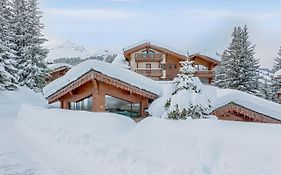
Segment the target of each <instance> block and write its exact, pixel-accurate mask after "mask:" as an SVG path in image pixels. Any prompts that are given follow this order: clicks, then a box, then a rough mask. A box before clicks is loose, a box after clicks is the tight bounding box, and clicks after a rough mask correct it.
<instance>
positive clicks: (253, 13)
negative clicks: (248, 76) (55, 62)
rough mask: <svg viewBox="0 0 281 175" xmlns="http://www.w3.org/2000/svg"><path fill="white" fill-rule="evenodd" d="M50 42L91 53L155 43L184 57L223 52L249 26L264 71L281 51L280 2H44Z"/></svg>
mask: <svg viewBox="0 0 281 175" xmlns="http://www.w3.org/2000/svg"><path fill="white" fill-rule="evenodd" d="M39 1H40V4H41V8H42V10H43V11H44V18H43V22H44V23H45V26H46V28H45V31H44V32H45V34H46V36H47V38H48V39H49V40H50V41H51V43H55V42H56V41H59V40H70V41H72V42H75V43H78V44H80V45H83V46H85V47H86V48H88V49H90V50H100V49H109V50H112V51H114V52H121V51H122V48H124V47H127V46H129V45H132V44H134V43H137V42H140V41H142V40H152V41H156V42H158V43H163V44H164V45H169V46H171V47H172V48H175V49H177V50H181V51H182V52H185V51H189V52H200V53H202V54H207V55H209V56H215V55H216V52H219V53H221V52H222V50H223V49H225V48H226V47H227V46H228V43H229V42H230V41H231V37H230V35H231V32H232V30H233V28H234V27H235V26H238V25H244V24H247V25H248V28H249V32H250V40H251V41H252V42H253V43H254V44H255V45H256V57H257V58H259V59H260V60H261V66H262V67H269V68H270V67H271V66H272V65H273V60H274V58H275V57H276V56H277V51H278V49H279V47H280V46H281V1H280V0H268V1H261V0H247V1H246V2H245V1H243V0H236V1H234V0H225V1H223V0H212V1H208V0H197V1H195V0H190V1H180V0H174V1H164V0H162V1H160V0H155V1H153V0H150V1H148V0H79V1H71V0H39Z"/></svg>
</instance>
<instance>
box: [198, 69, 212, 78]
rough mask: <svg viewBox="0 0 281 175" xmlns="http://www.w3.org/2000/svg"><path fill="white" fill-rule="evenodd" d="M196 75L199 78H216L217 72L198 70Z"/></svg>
mask: <svg viewBox="0 0 281 175" xmlns="http://www.w3.org/2000/svg"><path fill="white" fill-rule="evenodd" d="M195 76H196V77H199V78H214V76H215V72H214V71H213V70H198V71H196V72H195Z"/></svg>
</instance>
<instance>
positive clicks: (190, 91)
mask: <svg viewBox="0 0 281 175" xmlns="http://www.w3.org/2000/svg"><path fill="white" fill-rule="evenodd" d="M192 64H193V62H191V61H188V60H187V61H184V62H181V65H182V67H181V68H180V74H178V77H177V78H175V80H174V82H175V86H176V89H175V91H174V92H173V93H172V96H171V97H170V98H169V99H168V100H167V102H166V104H165V108H166V111H165V113H164V114H163V115H164V116H163V117H165V118H169V119H188V118H191V119H200V118H207V117H208V115H209V113H210V112H211V110H212V105H211V101H210V99H208V98H207V97H206V96H205V94H204V93H203V91H202V86H203V84H202V83H201V81H200V80H199V78H198V77H194V74H195V71H196V70H195V68H194V67H193V66H192Z"/></svg>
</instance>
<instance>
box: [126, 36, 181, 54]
mask: <svg viewBox="0 0 281 175" xmlns="http://www.w3.org/2000/svg"><path fill="white" fill-rule="evenodd" d="M142 44H151V45H154V46H158V47H162V48H165V49H168V50H170V51H172V52H174V53H178V54H181V55H183V56H185V55H186V53H184V52H182V51H180V50H177V49H174V48H172V47H170V46H166V45H164V44H161V43H157V42H154V41H148V40H144V41H141V42H137V43H135V44H132V45H130V46H128V47H126V48H124V49H123V50H124V51H127V50H130V49H132V48H135V47H137V46H140V45H142Z"/></svg>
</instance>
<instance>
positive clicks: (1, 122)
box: [0, 88, 46, 175]
mask: <svg viewBox="0 0 281 175" xmlns="http://www.w3.org/2000/svg"><path fill="white" fill-rule="evenodd" d="M23 101H25V102H27V103H30V104H35V103H36V104H39V105H44V100H42V97H40V96H36V95H34V93H33V92H32V91H30V90H28V89H25V88H23V89H21V90H20V91H18V92H1V93H0V174H1V175H39V174H40V175H41V174H44V172H46V171H45V170H43V168H42V167H41V165H40V164H39V163H38V162H36V161H35V160H34V159H33V157H32V156H31V155H30V154H28V153H27V151H26V150H25V149H24V146H23V145H24V144H23V143H22V141H21V140H20V139H19V137H18V136H17V134H16V133H15V132H14V121H15V119H16V116H17V111H18V109H19V108H20V105H21V104H22V103H23Z"/></svg>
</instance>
